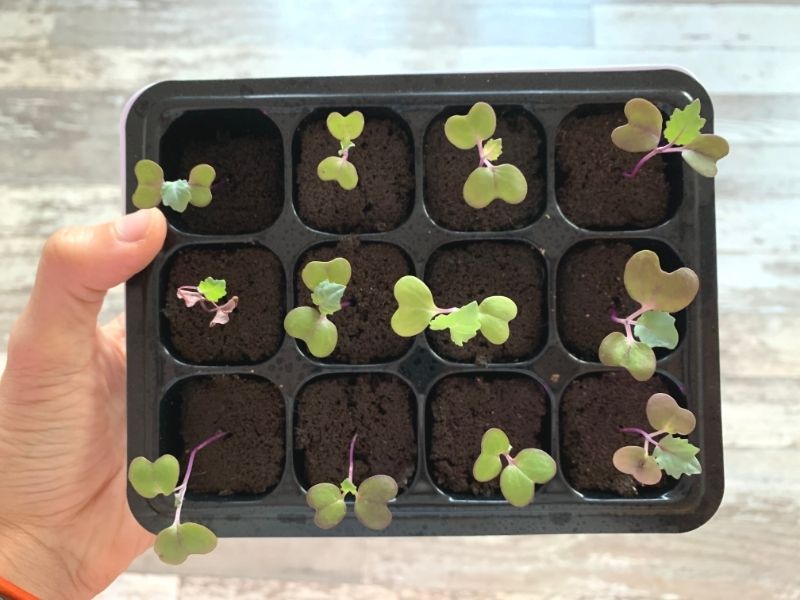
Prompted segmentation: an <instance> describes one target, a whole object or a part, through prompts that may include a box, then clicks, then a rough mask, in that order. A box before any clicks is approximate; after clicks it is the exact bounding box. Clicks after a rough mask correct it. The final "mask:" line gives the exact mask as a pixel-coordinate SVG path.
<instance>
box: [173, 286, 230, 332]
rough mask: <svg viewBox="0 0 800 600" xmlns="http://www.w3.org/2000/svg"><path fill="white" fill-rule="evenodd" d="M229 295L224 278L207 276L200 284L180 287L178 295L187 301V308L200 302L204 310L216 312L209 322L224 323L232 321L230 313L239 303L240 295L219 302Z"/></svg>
mask: <svg viewBox="0 0 800 600" xmlns="http://www.w3.org/2000/svg"><path fill="white" fill-rule="evenodd" d="M226 295H227V290H226V283H225V280H224V279H214V278H213V277H206V278H205V279H204V280H203V281H201V282H200V283H199V284H198V285H196V286H194V285H182V286H181V287H179V288H178V293H177V296H178V298H180V299H181V300H183V301H184V302H185V303H186V308H191V307H193V306H194V305H195V304H198V305H199V306H200V307H201V308H202V309H203V310H204V311H206V312H209V313H214V318H213V319H211V322H210V323H209V324H208V326H209V327H214V325H224V324H225V323H227V322H228V321H230V315H231V313H232V312H233V311H234V309H235V308H236V306H237V305H238V304H239V297H238V296H234V297H233V298H231V299H230V300H228V301H227V302H225V303H224V304H219V301H220V300H222V299H223V298H224V297H225V296H226Z"/></svg>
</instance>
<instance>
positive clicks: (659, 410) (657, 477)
mask: <svg viewBox="0 0 800 600" xmlns="http://www.w3.org/2000/svg"><path fill="white" fill-rule="evenodd" d="M647 420H648V421H649V422H650V425H651V426H652V427H653V428H654V429H655V431H653V432H651V433H648V432H647V431H645V430H643V429H639V428H636V427H626V428H623V429H620V431H622V432H625V433H635V434H638V435H640V436H642V438H644V447H642V446H625V447H623V448H620V449H619V450H617V451H616V452H615V453H614V458H613V463H614V466H615V467H616V468H617V470H619V471H622V472H623V473H625V474H627V475H632V476H633V478H634V479H636V481H638V482H639V483H643V484H645V485H655V484H657V483H658V482H659V481H661V471H662V470H663V471H664V472H665V473H666V474H667V475H669V476H670V477H674V478H675V479H680V477H681V475H698V474H699V473H700V471H701V469H700V461H698V460H697V453H698V452H700V448H698V447H697V446H694V445H692V444H690V443H689V440H687V439H685V438H680V437H675V434H678V435H689V434H690V433H692V431H694V427H695V423H696V420H695V417H694V415H693V414H692V412H691V411H689V410H687V409H685V408H681V407H680V406H678V403H677V402H675V399H674V398H673V397H672V396H670V395H669V394H653V395H652V396H650V399H649V400H648V401H647ZM658 436H663V437H662V438H661V439H656V438H658ZM650 446H652V447H653V453H652V455H651V454H650Z"/></svg>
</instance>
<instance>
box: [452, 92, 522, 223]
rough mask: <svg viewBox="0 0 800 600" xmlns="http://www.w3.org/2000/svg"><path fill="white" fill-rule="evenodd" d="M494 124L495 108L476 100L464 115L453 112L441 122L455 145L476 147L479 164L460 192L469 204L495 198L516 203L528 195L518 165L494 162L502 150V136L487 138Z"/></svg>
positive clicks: (478, 204) (484, 204)
mask: <svg viewBox="0 0 800 600" xmlns="http://www.w3.org/2000/svg"><path fill="white" fill-rule="evenodd" d="M496 128H497V117H496V116H495V114H494V109H493V108H492V107H491V106H490V105H488V104H487V103H486V102H477V103H476V104H474V105H473V106H472V108H470V109H469V112H468V113H467V114H466V115H453V116H452V117H450V118H448V119H447V121H445V124H444V134H445V136H446V137H447V139H448V140H449V141H450V143H451V144H453V145H454V146H455V147H456V148H459V149H460V150H471V149H472V148H475V147H476V146H477V147H478V167H477V168H476V169H475V170H474V171H472V173H470V174H469V177H467V181H466V182H465V183H464V189H463V195H464V200H465V201H466V203H467V204H468V205H469V206H471V207H472V208H485V207H487V206H489V204H491V203H492V202H494V201H495V200H502V201H503V202H506V203H508V204H519V203H520V202H522V201H523V200H524V199H525V196H527V195H528V182H527V181H526V180H525V176H524V175H523V174H522V171H520V170H519V169H518V168H517V167H515V166H514V165H510V164H505V165H496V164H494V161H496V160H497V159H498V158H500V155H501V154H502V153H503V140H502V139H500V138H498V139H490V138H491V137H492V136H493V135H494V132H495V129H496Z"/></svg>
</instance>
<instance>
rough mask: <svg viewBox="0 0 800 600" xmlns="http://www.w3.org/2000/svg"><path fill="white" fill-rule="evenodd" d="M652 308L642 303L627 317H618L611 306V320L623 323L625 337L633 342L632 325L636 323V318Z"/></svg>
mask: <svg viewBox="0 0 800 600" xmlns="http://www.w3.org/2000/svg"><path fill="white" fill-rule="evenodd" d="M652 308H653V307H652V306H650V305H648V304H642V305H641V306H640V307H639V309H638V310H636V311H634V312H632V313H631V314H630V315H628V316H627V317H624V318H620V317H618V316H617V313H616V311H615V310H614V309H613V308H612V309H611V320H612V321H614V322H615V323H619V324H620V325H624V326H625V337H627V338H628V341H629V342H633V341H634V338H633V329H632V327H633V326H634V325H636V319H638V318H639V317H641V316H642V315H643V314H644V313H646V312H647V311H648V310H652Z"/></svg>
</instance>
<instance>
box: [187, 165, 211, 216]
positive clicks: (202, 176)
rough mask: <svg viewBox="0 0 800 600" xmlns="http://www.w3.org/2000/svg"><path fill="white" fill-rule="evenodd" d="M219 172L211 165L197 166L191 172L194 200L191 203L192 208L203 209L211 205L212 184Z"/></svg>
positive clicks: (190, 181) (190, 184)
mask: <svg viewBox="0 0 800 600" xmlns="http://www.w3.org/2000/svg"><path fill="white" fill-rule="evenodd" d="M216 176H217V172H216V171H215V170H214V167H212V166H211V165H206V164H202V165H196V166H195V167H194V168H193V169H192V170H191V171H190V172H189V188H190V191H191V193H192V198H191V200H189V202H190V203H191V204H192V206H196V207H198V208H203V207H205V206H208V205H209V204H211V184H212V183H214V178H215V177H216Z"/></svg>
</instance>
